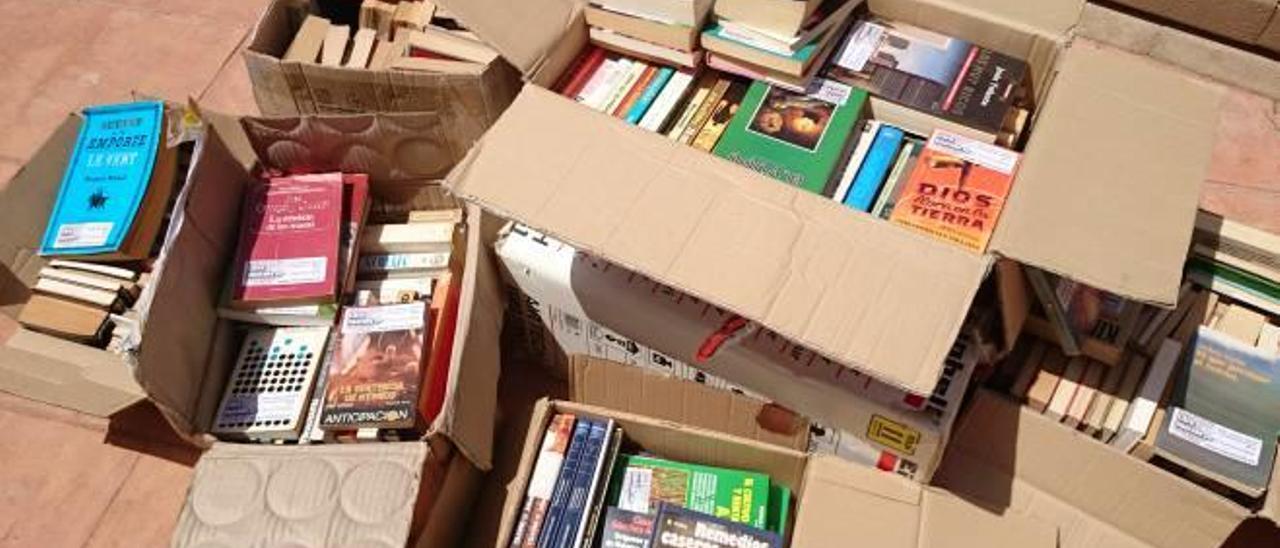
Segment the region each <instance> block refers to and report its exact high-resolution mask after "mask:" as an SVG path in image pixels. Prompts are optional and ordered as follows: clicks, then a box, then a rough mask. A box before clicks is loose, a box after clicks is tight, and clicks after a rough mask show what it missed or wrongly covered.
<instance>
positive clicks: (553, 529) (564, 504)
mask: <svg viewBox="0 0 1280 548" xmlns="http://www.w3.org/2000/svg"><path fill="white" fill-rule="evenodd" d="M594 422H595V420H594V419H588V418H583V417H579V418H578V420H577V422H576V423H575V424H574V425H573V438H572V439H570V440H569V451H568V453H566V454H565V458H564V465H563V466H562V467H561V468H560V476H559V477H558V478H556V487H555V489H554V490H552V492H551V505H550V506H549V507H548V508H547V513H546V516H545V517H544V518H543V520H542V531H541V532H540V533H539V534H538V536H537V538H533V537H527V538H526V539H525V544H524V545H525V547H526V548H534V547H537V548H549V547H551V546H554V543H555V539H557V538H558V537H559V535H560V529H563V528H564V518H565V511H566V509H567V508H568V505H569V495H570V493H572V492H573V482H574V480H576V479H577V477H578V468H579V467H581V466H582V463H583V462H584V461H585V460H586V458H585V454H586V446H587V437H588V436H590V434H591V425H592V424H593V423H594Z"/></svg>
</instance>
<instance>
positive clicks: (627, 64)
mask: <svg viewBox="0 0 1280 548" xmlns="http://www.w3.org/2000/svg"><path fill="white" fill-rule="evenodd" d="M633 62H634V61H632V60H630V59H618V60H616V61H614V62H613V64H612V65H610V66H609V73H608V74H606V75H605V78H604V80H602V81H601V82H600V87H598V88H596V89H595V91H594V93H592V94H591V96H590V97H588V98H587V99H585V100H584V101H583V102H582V104H584V105H586V106H588V107H590V108H592V109H594V110H601V109H603V108H604V105H605V103H606V102H608V101H609V98H610V97H611V96H612V95H613V89H614V88H616V87H618V82H619V81H620V80H622V79H623V78H625V77H626V76H627V72H628V71H630V70H631V64H632V63H633Z"/></svg>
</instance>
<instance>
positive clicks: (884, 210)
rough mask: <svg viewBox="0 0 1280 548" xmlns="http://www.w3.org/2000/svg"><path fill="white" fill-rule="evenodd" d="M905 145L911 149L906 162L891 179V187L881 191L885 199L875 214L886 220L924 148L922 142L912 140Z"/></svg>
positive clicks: (895, 205) (891, 212)
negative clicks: (895, 177) (894, 178)
mask: <svg viewBox="0 0 1280 548" xmlns="http://www.w3.org/2000/svg"><path fill="white" fill-rule="evenodd" d="M907 146H909V147H911V151H910V153H909V154H908V156H907V163H906V165H905V166H904V167H903V170H902V173H900V174H899V175H898V177H897V179H896V180H894V181H893V187H892V188H889V189H886V190H882V191H881V192H882V193H883V196H885V201H884V205H883V206H882V207H881V208H880V212H879V213H877V214H876V215H877V216H879V217H880V218H881V219H884V220H888V219H889V216H890V215H893V209H894V208H895V207H897V206H898V199H899V198H901V197H902V189H904V188H906V186H907V180H908V179H909V178H910V177H911V171H912V170H913V169H915V165H916V162H918V161H919V160H920V150H921V149H922V148H924V143H923V142H921V141H912V142H910V143H908V145H907Z"/></svg>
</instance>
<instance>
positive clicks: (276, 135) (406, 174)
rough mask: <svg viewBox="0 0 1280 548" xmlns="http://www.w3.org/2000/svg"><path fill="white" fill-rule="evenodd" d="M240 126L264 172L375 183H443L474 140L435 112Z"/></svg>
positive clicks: (312, 118) (263, 120)
mask: <svg viewBox="0 0 1280 548" xmlns="http://www.w3.org/2000/svg"><path fill="white" fill-rule="evenodd" d="M241 125H242V126H243V127H244V134H245V135H246V136H247V137H248V139H249V143H250V144H251V145H252V147H253V150H254V152H256V153H257V155H258V158H259V161H261V163H262V165H263V166H264V167H266V168H268V169H274V170H278V171H284V172H297V171H303V170H305V171H308V172H324V171H343V172H347V173H368V174H369V178H370V179H371V180H374V181H406V180H436V179H442V178H444V176H445V175H446V174H447V173H448V172H449V169H450V168H452V167H453V166H454V164H456V163H458V160H461V159H462V157H463V155H465V154H466V152H467V148H468V147H469V146H470V145H471V141H472V139H469V138H465V139H464V138H462V137H461V136H457V135H454V132H451V131H450V130H449V124H446V123H444V122H443V120H442V119H441V117H440V116H439V115H438V114H437V113H434V112H419V113H383V114H355V115H327V116H303V117H290V118H248V117H246V118H243V119H241Z"/></svg>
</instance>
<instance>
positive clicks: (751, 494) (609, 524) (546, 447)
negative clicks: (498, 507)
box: [510, 414, 791, 548]
mask: <svg viewBox="0 0 1280 548" xmlns="http://www.w3.org/2000/svg"><path fill="white" fill-rule="evenodd" d="M790 515H791V491H790V490H789V489H787V488H786V487H783V486H781V485H778V484H777V483H774V482H772V481H771V480H770V478H769V476H768V475H766V474H762V473H758V472H752V471H748V470H733V469H727V468H719V467H714V466H704V465H700V464H692V463H684V462H677V461H672V460H667V459H663V458H659V457H656V456H653V455H639V454H628V450H627V446H626V441H625V439H624V433H623V431H622V428H621V427H619V426H618V425H617V424H616V423H615V422H614V421H613V420H612V419H598V418H594V417H587V416H575V415H570V414H558V415H556V416H554V417H553V418H552V419H551V422H550V423H549V425H548V426H547V429H546V432H545V434H544V436H543V441H542V445H541V449H540V451H539V453H538V457H537V460H536V461H535V463H534V467H533V472H532V476H531V477H530V479H529V484H528V488H527V490H526V492H525V496H524V502H523V505H522V507H521V512H520V519H519V521H518V522H517V523H516V525H515V531H514V533H513V535H512V537H511V543H510V546H513V547H517V546H519V547H540V548H541V547H586V546H605V547H633V546H709V547H717V546H726V547H728V546H769V547H781V546H783V544H782V538H783V537H784V536H785V535H786V531H787V524H788V521H789V520H790ZM680 522H685V523H683V524H682V523H680ZM689 523H695V524H699V525H697V526H694V527H689V525H688V524H689ZM704 529H709V530H710V531H703V530H704ZM683 535H689V537H688V538H687V539H685V538H677V537H680V536H683ZM694 535H701V537H699V536H694ZM738 538H741V540H740V541H739V540H738ZM690 542H691V543H690Z"/></svg>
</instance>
